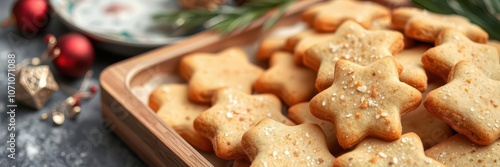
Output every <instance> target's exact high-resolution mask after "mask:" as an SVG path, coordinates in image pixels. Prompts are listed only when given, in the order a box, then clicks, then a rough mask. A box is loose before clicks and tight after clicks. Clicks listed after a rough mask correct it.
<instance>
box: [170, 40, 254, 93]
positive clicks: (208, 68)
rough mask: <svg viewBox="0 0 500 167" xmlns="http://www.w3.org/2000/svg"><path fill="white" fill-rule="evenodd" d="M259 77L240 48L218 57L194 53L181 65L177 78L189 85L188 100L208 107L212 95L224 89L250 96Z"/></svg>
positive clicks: (230, 49)
mask: <svg viewBox="0 0 500 167" xmlns="http://www.w3.org/2000/svg"><path fill="white" fill-rule="evenodd" d="M262 73H263V70H262V69H261V68H259V67H257V66H255V65H253V64H251V63H250V62H249V61H248V58H247V56H246V54H245V53H244V52H243V50H241V49H240V48H228V49H226V50H223V51H222V52H220V53H218V54H211V53H194V54H191V55H188V56H186V57H184V58H182V60H181V63H180V74H181V75H182V76H183V77H184V79H186V80H188V81H189V89H188V90H189V94H188V96H189V99H190V100H193V101H195V102H201V103H209V102H210V99H211V98H212V95H213V93H214V92H215V91H216V90H217V89H219V88H223V87H230V88H235V89H238V90H241V91H243V92H246V93H251V92H252V85H253V83H254V82H255V80H257V78H258V77H259V76H260V75H261V74H262ZM222 76H223V77H222Z"/></svg>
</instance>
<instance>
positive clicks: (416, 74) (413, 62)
mask: <svg viewBox="0 0 500 167" xmlns="http://www.w3.org/2000/svg"><path fill="white" fill-rule="evenodd" d="M429 48H430V46H426V45H422V46H417V47H413V48H409V49H405V50H403V51H401V52H399V53H398V54H396V56H395V57H396V60H397V61H398V62H399V63H400V64H401V65H402V66H403V71H402V72H401V75H399V80H401V82H404V83H407V84H408V85H410V86H413V87H414V88H417V89H418V90H419V91H420V92H424V91H425V90H426V89H427V80H428V78H427V74H426V72H425V69H424V65H423V64H422V61H421V59H422V55H423V54H424V52H425V51H427V50H428V49H429Z"/></svg>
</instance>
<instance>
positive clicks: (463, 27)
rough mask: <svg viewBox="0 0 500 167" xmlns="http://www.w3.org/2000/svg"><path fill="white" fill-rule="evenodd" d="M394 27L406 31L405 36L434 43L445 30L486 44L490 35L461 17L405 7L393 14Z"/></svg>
mask: <svg viewBox="0 0 500 167" xmlns="http://www.w3.org/2000/svg"><path fill="white" fill-rule="evenodd" d="M392 25H393V26H394V27H395V28H399V29H404V32H405V35H407V36H409V37H412V38H414V39H417V40H420V41H424V42H430V43H434V41H435V40H436V37H437V36H438V35H439V33H441V31H442V30H445V29H455V30H457V31H460V32H461V33H463V34H465V35H466V36H467V37H468V38H470V39H471V40H473V41H476V42H480V43H485V42H486V41H488V33H486V31H484V30H483V29H482V28H481V27H479V26H477V25H474V24H472V23H470V22H469V20H467V18H465V17H462V16H459V15H442V14H436V13H430V12H427V11H425V10H421V9H417V8H411V7H405V8H398V9H396V10H394V11H393V12H392Z"/></svg>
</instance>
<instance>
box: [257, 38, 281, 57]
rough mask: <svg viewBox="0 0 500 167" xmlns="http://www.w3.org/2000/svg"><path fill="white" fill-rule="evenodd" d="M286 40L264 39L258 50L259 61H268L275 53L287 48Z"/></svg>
mask: <svg viewBox="0 0 500 167" xmlns="http://www.w3.org/2000/svg"><path fill="white" fill-rule="evenodd" d="M285 42H286V38H280V37H269V38H266V39H264V41H262V43H260V45H259V49H258V50H257V56H256V58H257V60H267V59H269V58H271V55H273V53H274V52H276V51H279V50H283V49H284V47H285Z"/></svg>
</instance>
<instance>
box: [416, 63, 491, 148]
mask: <svg viewBox="0 0 500 167" xmlns="http://www.w3.org/2000/svg"><path fill="white" fill-rule="evenodd" d="M481 71H482V70H480V69H479V68H477V67H476V65H475V63H473V62H471V61H460V62H458V63H457V64H456V65H455V66H454V67H453V69H452V70H451V72H450V77H449V79H448V81H449V82H448V83H447V84H446V85H444V86H442V87H440V88H438V89H436V90H434V91H431V92H430V93H429V94H428V95H427V97H426V98H425V100H424V106H425V108H426V109H427V111H429V112H431V113H432V114H433V115H434V116H436V117H438V118H439V119H441V120H443V121H444V122H446V123H448V124H449V125H451V127H453V129H455V130H456V131H457V132H458V133H460V134H463V135H465V136H467V137H468V138H469V139H470V140H471V141H473V142H474V143H476V144H478V145H488V144H491V143H493V142H494V141H495V140H497V139H498V138H500V89H498V88H499V87H500V81H497V80H493V79H490V78H488V77H487V76H486V75H485V74H484V73H483V72H481Z"/></svg>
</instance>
